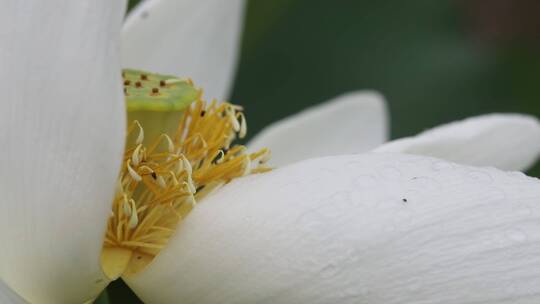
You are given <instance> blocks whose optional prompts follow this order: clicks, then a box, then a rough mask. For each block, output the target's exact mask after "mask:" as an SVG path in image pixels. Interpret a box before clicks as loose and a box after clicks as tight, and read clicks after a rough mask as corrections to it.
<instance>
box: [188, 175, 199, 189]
mask: <svg viewBox="0 0 540 304" xmlns="http://www.w3.org/2000/svg"><path fill="white" fill-rule="evenodd" d="M187 186H188V190H189V192H190V193H191V194H195V193H196V192H197V188H195V185H194V184H193V179H192V178H191V175H188V178H187Z"/></svg>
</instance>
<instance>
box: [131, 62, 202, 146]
mask: <svg viewBox="0 0 540 304" xmlns="http://www.w3.org/2000/svg"><path fill="white" fill-rule="evenodd" d="M122 78H123V81H124V95H125V97H126V106H127V113H128V124H131V123H132V122H133V121H134V120H138V121H139V122H140V123H141V125H142V126H143V127H144V133H145V135H144V137H145V140H144V142H145V143H148V142H150V141H152V140H155V139H156V138H157V137H158V136H159V135H160V134H162V133H166V134H168V135H174V132H175V131H176V128H177V127H178V123H179V121H180V118H181V117H182V112H183V111H184V109H186V108H187V107H188V106H189V105H190V104H191V103H192V102H194V101H196V100H197V99H198V98H199V97H200V95H201V91H200V90H198V89H196V88H195V87H194V86H193V83H192V82H191V80H188V79H179V78H177V77H174V76H168V75H159V74H154V73H149V72H145V71H138V70H130V69H126V70H123V71H122Z"/></svg>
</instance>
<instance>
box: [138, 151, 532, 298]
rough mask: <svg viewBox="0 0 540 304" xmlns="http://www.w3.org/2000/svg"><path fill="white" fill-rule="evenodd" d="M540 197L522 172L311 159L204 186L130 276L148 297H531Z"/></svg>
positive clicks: (391, 158)
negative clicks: (200, 197) (149, 259)
mask: <svg viewBox="0 0 540 304" xmlns="http://www.w3.org/2000/svg"><path fill="white" fill-rule="evenodd" d="M539 202H540V181H538V180H537V179H533V178H529V177H526V176H525V175H523V174H521V173H506V172H502V171H499V170H497V169H493V168H475V167H466V166H461V165H457V164H453V163H448V162H445V161H442V160H437V159H433V158H427V157H421V156H414V155H405V154H386V153H371V154H365V155H361V154H360V155H353V156H338V157H327V158H320V159H313V160H309V161H304V162H301V163H298V164H295V165H291V166H288V167H283V168H280V169H276V170H274V171H273V172H270V173H266V174H261V175H255V176H250V177H247V178H243V179H240V180H237V181H234V182H232V183H231V184H230V185H228V186H226V187H224V188H223V189H222V190H220V191H219V192H216V193H215V194H214V195H212V196H210V197H208V198H207V200H205V201H204V202H202V203H200V204H199V205H198V206H197V207H196V208H195V209H194V210H193V211H192V213H191V214H190V215H189V216H188V217H187V219H186V220H185V221H184V222H183V223H182V224H181V225H180V227H179V230H178V233H177V234H176V235H175V236H174V237H173V239H172V240H171V241H170V243H169V245H168V247H166V248H165V249H164V250H163V251H162V253H161V254H160V255H159V256H158V257H157V258H156V259H155V260H154V262H153V263H152V264H150V265H149V267H148V268H147V269H146V270H144V271H143V272H142V273H140V274H138V275H137V276H135V277H133V278H131V279H129V280H128V284H129V285H130V286H131V287H132V288H133V289H134V290H135V291H136V293H137V294H138V295H139V296H140V297H141V298H142V299H143V300H144V301H146V302H148V303H173V302H175V303H176V302H181V303H370V304H394V303H437V304H455V303H460V304H472V303H474V304H479V303H482V304H488V303H489V304H495V303H496V304H502V303H505V304H511V303H530V304H532V303H540V288H539V287H538V286H540V204H539Z"/></svg>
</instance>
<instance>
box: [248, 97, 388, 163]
mask: <svg viewBox="0 0 540 304" xmlns="http://www.w3.org/2000/svg"><path fill="white" fill-rule="evenodd" d="M387 116H388V115H387V110H386V102H385V100H384V97H383V96H381V95H380V94H378V93H376V92H370V91H359V92H353V93H348V94H344V95H341V96H338V97H336V98H334V99H332V100H330V101H328V102H326V103H323V104H321V105H318V106H315V107H311V108H308V109H307V110H304V111H302V112H300V113H298V114H296V115H293V116H290V117H287V118H285V119H282V120H280V121H277V122H275V123H273V124H271V125H270V126H268V127H266V128H265V129H263V130H262V131H261V132H260V133H259V134H257V136H255V138H253V140H251V141H250V142H249V144H248V147H249V148H250V149H253V150H256V149H260V148H263V147H268V148H270V150H271V151H272V159H271V161H270V164H271V165H274V166H282V165H286V164H290V163H293V162H296V161H299V160H303V159H307V158H311V157H320V156H330V155H341V154H349V153H360V152H366V151H369V150H371V149H373V148H375V147H377V146H378V145H380V144H382V143H384V142H385V141H386V140H387V139H388V119H387Z"/></svg>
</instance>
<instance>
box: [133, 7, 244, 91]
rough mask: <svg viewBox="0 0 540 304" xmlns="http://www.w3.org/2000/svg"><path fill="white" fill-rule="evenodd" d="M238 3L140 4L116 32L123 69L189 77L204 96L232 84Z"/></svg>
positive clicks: (238, 31) (237, 43)
mask: <svg viewBox="0 0 540 304" xmlns="http://www.w3.org/2000/svg"><path fill="white" fill-rule="evenodd" d="M244 6H245V1H244V0H227V1H223V0H146V1H144V2H142V3H141V4H140V5H138V6H137V7H136V8H135V9H134V10H133V11H132V12H131V13H130V14H129V16H128V17H127V19H126V22H125V25H124V28H123V31H122V63H123V66H124V67H128V68H137V69H144V70H148V71H152V72H159V73H164V74H172V75H177V76H181V77H189V78H191V79H193V80H194V81H195V84H196V85H197V86H200V87H202V88H203V89H204V90H205V95H206V96H208V97H209V98H217V99H219V100H224V99H227V98H228V97H229V96H228V95H229V91H230V89H231V85H232V82H233V80H234V72H235V70H236V61H237V57H238V53H239V50H240V48H239V46H240V38H241V34H242V24H243V17H244Z"/></svg>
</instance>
